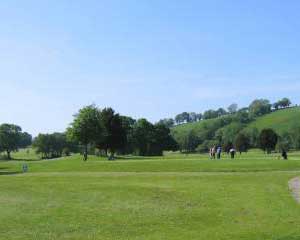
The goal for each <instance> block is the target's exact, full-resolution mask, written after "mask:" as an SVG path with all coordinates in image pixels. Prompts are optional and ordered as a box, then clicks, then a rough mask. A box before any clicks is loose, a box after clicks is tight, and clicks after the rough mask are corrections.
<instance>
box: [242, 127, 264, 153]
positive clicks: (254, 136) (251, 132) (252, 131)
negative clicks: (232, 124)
mask: <svg viewBox="0 0 300 240" xmlns="http://www.w3.org/2000/svg"><path fill="white" fill-rule="evenodd" d="M243 134H245V135H246V136H247V137H248V138H249V140H250V146H251V147H253V148H255V147H258V146H259V135H260V132H259V131H258V129H257V128H255V127H252V128H247V129H245V130H243Z"/></svg>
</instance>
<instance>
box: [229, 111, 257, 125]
mask: <svg viewBox="0 0 300 240" xmlns="http://www.w3.org/2000/svg"><path fill="white" fill-rule="evenodd" d="M233 120H234V121H236V122H240V123H249V122H251V121H252V120H253V118H251V116H250V115H249V113H248V112H247V111H238V112H237V113H235V114H234V115H233Z"/></svg>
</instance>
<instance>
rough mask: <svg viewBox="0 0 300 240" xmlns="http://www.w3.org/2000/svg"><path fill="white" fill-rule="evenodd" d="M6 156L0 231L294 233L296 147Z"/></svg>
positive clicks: (0, 234)
mask: <svg viewBox="0 0 300 240" xmlns="http://www.w3.org/2000/svg"><path fill="white" fill-rule="evenodd" d="M13 157H14V158H15V160H12V161H0V189H1V194H0V212H1V214H0V222H1V224H0V239H12V240H14V239H22V240H26V239H28V240H29V239H30V240H32V239H38V240H40V239H78V240H79V239H101V240H102V239H104V240H106V239H107V240H110V239H113V240H118V239H139V240H143V239H145V240H154V239H172V240H173V239H175V240H176V239H211V240H214V239H216V240H220V239H221V240H222V239H228V240H229V239H249V240H253V239H262V240H265V239H277V240H296V239H299V238H300V229H299V227H298V226H299V222H300V206H299V205H298V204H297V203H296V202H295V201H294V199H293V198H292V197H291V194H290V192H289V190H288V181H289V179H291V178H293V177H295V176H299V175H300V153H299V152H295V153H292V154H290V160H288V161H283V160H279V159H278V156H277V155H269V156H267V155H264V154H263V153H262V152H260V151H258V150H256V151H251V152H249V153H247V154H243V155H242V156H237V158H236V159H235V160H231V159H229V158H228V156H227V155H224V156H223V158H222V160H220V161H217V160H209V159H208V156H207V155H179V154H168V155H166V156H164V157H153V158H139V157H124V158H120V159H118V160H117V161H107V160H106V159H104V158H97V157H90V158H89V160H88V162H86V163H84V162H82V158H81V156H79V155H74V156H71V157H69V158H62V159H58V160H47V161H38V160H36V157H34V159H33V161H31V160H30V159H29V158H25V156H24V154H22V152H20V153H17V154H14V155H13ZM24 162H26V163H27V164H28V165H29V172H28V173H26V174H22V173H19V172H20V169H21V165H22V164H23V163H24ZM10 173H16V174H13V175H11V174H10Z"/></svg>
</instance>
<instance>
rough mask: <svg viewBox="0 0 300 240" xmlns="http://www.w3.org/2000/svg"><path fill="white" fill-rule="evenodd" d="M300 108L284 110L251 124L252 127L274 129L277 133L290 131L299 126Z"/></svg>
mask: <svg viewBox="0 0 300 240" xmlns="http://www.w3.org/2000/svg"><path fill="white" fill-rule="evenodd" d="M299 119H300V108H299V107H295V108H289V109H283V110H279V111H276V112H273V113H271V114H267V115H265V116H262V117H259V118H257V119H256V120H255V121H254V122H252V123H250V124H249V126H248V127H249V128H250V127H256V128H257V129H258V130H262V129H264V128H272V129H274V130H275V131H276V132H277V133H279V134H281V133H283V132H287V131H290V130H291V129H292V127H294V126H299Z"/></svg>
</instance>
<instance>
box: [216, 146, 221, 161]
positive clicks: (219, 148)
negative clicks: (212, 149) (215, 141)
mask: <svg viewBox="0 0 300 240" xmlns="http://www.w3.org/2000/svg"><path fill="white" fill-rule="evenodd" d="M221 153H222V148H221V146H219V147H218V148H217V159H221Z"/></svg>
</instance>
